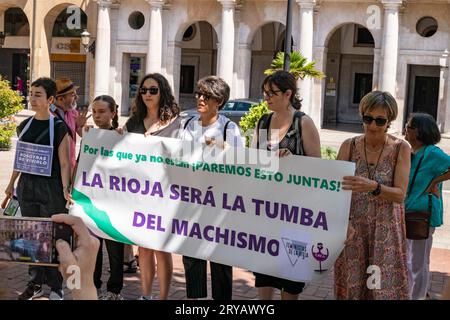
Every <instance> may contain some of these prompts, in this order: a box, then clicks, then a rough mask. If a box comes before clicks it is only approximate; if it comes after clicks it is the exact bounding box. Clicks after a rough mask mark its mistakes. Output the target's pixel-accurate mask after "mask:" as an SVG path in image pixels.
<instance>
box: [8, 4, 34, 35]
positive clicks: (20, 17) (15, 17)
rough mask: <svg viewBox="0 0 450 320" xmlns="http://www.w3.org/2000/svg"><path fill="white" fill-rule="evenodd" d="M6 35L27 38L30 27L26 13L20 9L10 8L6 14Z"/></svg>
mask: <svg viewBox="0 0 450 320" xmlns="http://www.w3.org/2000/svg"><path fill="white" fill-rule="evenodd" d="M5 34H6V35H7V36H21V37H27V36H29V35H30V25H29V24H28V19H27V16H26V15H25V13H24V12H23V10H22V9H20V8H10V9H8V10H6V12H5Z"/></svg>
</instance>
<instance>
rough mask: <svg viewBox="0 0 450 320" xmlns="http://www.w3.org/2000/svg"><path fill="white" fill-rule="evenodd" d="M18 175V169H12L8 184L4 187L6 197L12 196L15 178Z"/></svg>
mask: <svg viewBox="0 0 450 320" xmlns="http://www.w3.org/2000/svg"><path fill="white" fill-rule="evenodd" d="M19 176H20V172H19V171H13V173H12V174H11V178H10V179H9V183H8V186H7V187H6V189H5V194H6V197H7V198H12V196H13V194H14V184H15V183H16V180H17V178H18V177H19Z"/></svg>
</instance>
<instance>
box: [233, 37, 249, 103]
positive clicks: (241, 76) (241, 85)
mask: <svg viewBox="0 0 450 320" xmlns="http://www.w3.org/2000/svg"><path fill="white" fill-rule="evenodd" d="M236 70H237V81H236V90H235V94H236V97H237V98H249V97H250V77H251V70H252V44H251V43H250V44H249V43H239V44H238V52H237V61H236Z"/></svg>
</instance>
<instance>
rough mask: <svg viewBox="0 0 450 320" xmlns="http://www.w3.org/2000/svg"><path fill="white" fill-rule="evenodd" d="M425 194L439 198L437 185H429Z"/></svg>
mask: <svg viewBox="0 0 450 320" xmlns="http://www.w3.org/2000/svg"><path fill="white" fill-rule="evenodd" d="M426 192H427V193H432V194H434V195H435V196H436V197H438V198H440V196H441V193H440V192H439V188H438V184H437V183H436V184H433V183H432V184H430V186H429V187H428V189H427V191H426Z"/></svg>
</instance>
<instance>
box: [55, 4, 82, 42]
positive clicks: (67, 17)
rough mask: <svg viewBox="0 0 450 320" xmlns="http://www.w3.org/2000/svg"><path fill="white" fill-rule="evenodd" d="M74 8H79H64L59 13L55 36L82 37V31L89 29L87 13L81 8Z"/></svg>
mask: <svg viewBox="0 0 450 320" xmlns="http://www.w3.org/2000/svg"><path fill="white" fill-rule="evenodd" d="M71 8H74V7H71ZM74 9H78V10H67V9H64V10H63V11H62V12H61V13H60V14H59V16H58V17H57V18H56V21H55V24H54V25H53V32H52V36H53V37H65V38H77V37H81V32H83V30H84V29H87V15H86V13H84V11H83V10H81V9H79V8H74ZM77 15H79V16H77ZM77 22H80V23H79V25H77Z"/></svg>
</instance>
